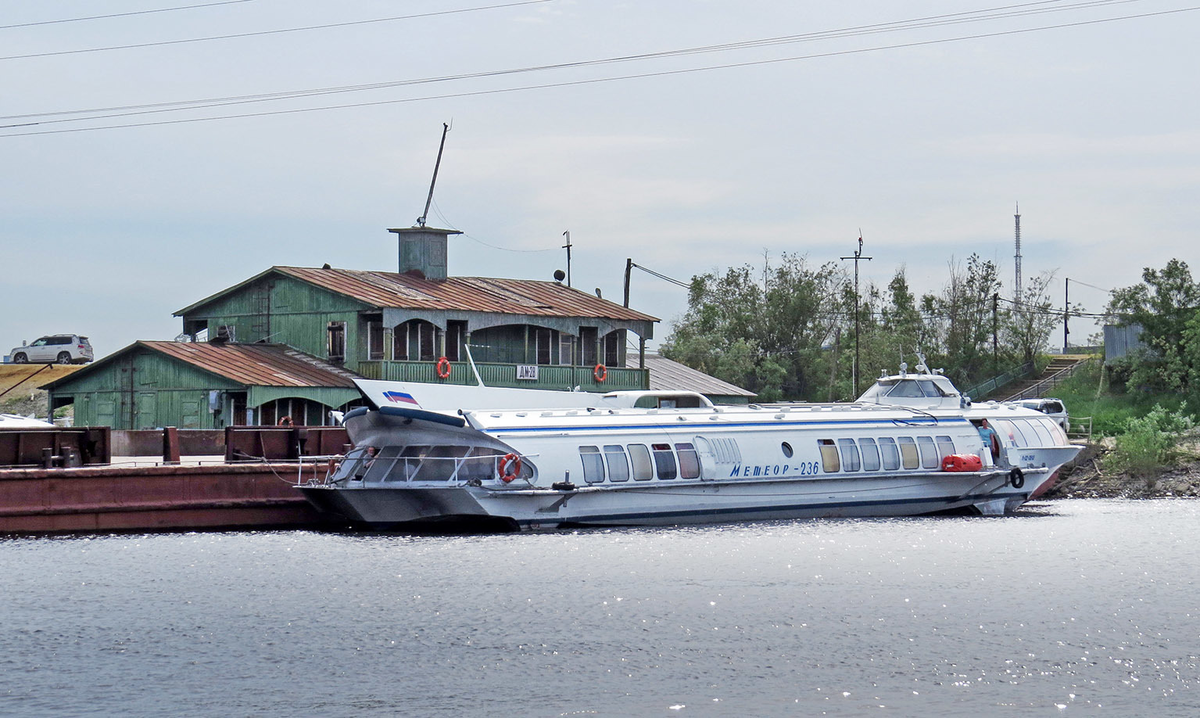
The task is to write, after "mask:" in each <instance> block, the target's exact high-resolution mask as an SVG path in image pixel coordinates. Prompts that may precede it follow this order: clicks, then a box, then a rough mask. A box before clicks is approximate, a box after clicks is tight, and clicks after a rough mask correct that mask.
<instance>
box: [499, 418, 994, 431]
mask: <svg viewBox="0 0 1200 718" xmlns="http://www.w3.org/2000/svg"><path fill="white" fill-rule="evenodd" d="M872 424H880V425H882V424H891V425H895V426H898V427H911V428H914V429H922V428H932V427H935V426H947V425H948V426H951V427H955V426H962V425H963V424H970V422H968V421H967V420H966V419H959V418H954V419H951V418H946V419H937V420H933V421H927V422H915V421H907V420H904V419H847V420H844V421H828V420H823V421H746V422H741V421H738V422H728V423H724V422H722V423H718V422H713V423H704V424H702V423H700V422H688V423H670V422H663V423H658V424H622V425H617V426H531V427H523V426H513V427H486V428H485V429H484V431H486V432H487V433H489V434H499V433H505V434H508V433H514V432H519V433H534V432H539V431H553V432H563V431H572V432H585V433H591V432H599V431H631V430H638V429H651V428H653V429H672V428H674V429H689V430H692V431H697V432H705V431H720V430H722V429H728V428H732V427H741V426H752V427H759V428H765V429H769V428H774V427H779V426H802V427H810V428H819V427H823V426H837V427H844V426H849V425H872Z"/></svg>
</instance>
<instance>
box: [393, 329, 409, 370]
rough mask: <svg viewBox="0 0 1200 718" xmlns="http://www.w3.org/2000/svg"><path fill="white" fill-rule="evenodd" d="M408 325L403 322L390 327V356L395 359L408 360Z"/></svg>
mask: <svg viewBox="0 0 1200 718" xmlns="http://www.w3.org/2000/svg"><path fill="white" fill-rule="evenodd" d="M408 326H409V323H408V322H405V323H403V324H397V325H396V326H395V327H394V328H393V329H392V358H393V359H395V360H396V361H408Z"/></svg>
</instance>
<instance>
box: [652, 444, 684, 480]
mask: <svg viewBox="0 0 1200 718" xmlns="http://www.w3.org/2000/svg"><path fill="white" fill-rule="evenodd" d="M650 446H651V447H652V448H653V449H654V465H655V467H657V468H658V478H659V479H661V480H664V481H665V480H667V479H673V478H675V476H676V474H677V473H678V471H677V470H676V468H675V454H673V453H671V445H670V444H651V445H650Z"/></svg>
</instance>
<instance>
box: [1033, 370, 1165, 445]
mask: <svg viewBox="0 0 1200 718" xmlns="http://www.w3.org/2000/svg"><path fill="white" fill-rule="evenodd" d="M1047 394H1048V395H1049V396H1053V397H1055V398H1056V399H1062V401H1063V403H1065V404H1066V405H1067V411H1068V412H1070V415H1071V420H1072V423H1075V421H1076V417H1084V416H1090V417H1092V434H1093V435H1094V436H1095V435H1099V436H1117V435H1118V434H1121V433H1123V432H1124V431H1125V429H1126V427H1127V426H1128V425H1129V422H1130V420H1131V419H1140V418H1142V417H1145V416H1146V415H1147V414H1149V413H1150V412H1151V410H1152V409H1153V408H1154V406H1155V405H1156V404H1157V405H1160V406H1162V407H1163V408H1165V409H1166V410H1168V411H1171V412H1174V411H1178V410H1179V409H1180V407H1181V406H1182V404H1183V399H1182V397H1180V396H1178V395H1176V394H1151V393H1148V392H1141V391H1125V390H1124V389H1123V388H1122V387H1117V388H1116V389H1114V388H1113V387H1111V386H1109V383H1108V378H1107V376H1106V375H1105V374H1104V373H1103V371H1102V368H1101V365H1100V362H1099V361H1096V362H1093V363H1092V364H1091V365H1090V366H1088V367H1085V368H1083V369H1080V370H1079V371H1078V372H1076V373H1075V375H1074V376H1072V377H1071V378H1069V379H1067V380H1066V381H1064V382H1063V383H1062V384H1059V385H1058V386H1057V387H1055V388H1054V389H1052V390H1050V391H1049V392H1047Z"/></svg>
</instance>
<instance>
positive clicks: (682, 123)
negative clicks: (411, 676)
mask: <svg viewBox="0 0 1200 718" xmlns="http://www.w3.org/2000/svg"><path fill="white" fill-rule="evenodd" d="M1196 1H1197V0H1101V1H1099V2H1097V1H1095V0H1074V1H1073V2H1064V1H1062V0H1057V1H1056V0H1051V1H1048V2H1024V3H1020V2H1012V0H1009V2H1008V4H1005V3H1002V2H1000V0H969V1H968V0H958V1H957V2H936V1H932V0H912V1H909V2H895V1H893V2H883V1H876V0H863V1H857V2H854V1H852V2H844V3H830V2H825V3H800V2H779V1H778V0H771V1H767V0H736V1H735V0H659V1H657V2H612V1H606V2H601V1H600V0H542V1H539V2H511V1H510V2H505V1H504V0H490V1H489V0H405V1H399V0H397V1H393V2H384V1H382V0H380V1H369V0H344V1H343V2H338V3H331V2H317V1H316V0H237V1H226V2H217V1H216V0H108V1H107V2H104V3H94V2H85V1H84V0H58V1H56V2H53V3H48V2H47V3H28V2H19V1H18V0H0V126H3V127H0V351H4V352H5V353H7V351H8V349H9V348H10V347H12V346H15V345H19V344H20V343H21V341H22V340H27V341H32V340H33V339H36V338H37V337H38V336H41V335H42V334H47V333H59V332H64V333H65V332H74V333H79V334H85V335H87V336H89V337H90V338H91V341H92V344H93V346H94V347H95V349H96V352H97V356H103V355H106V354H108V353H111V352H113V351H116V350H118V349H120V348H122V347H124V346H126V345H128V344H130V343H131V342H133V341H135V340H138V339H170V338H173V337H175V336H176V335H177V334H179V333H180V331H181V322H180V320H179V319H178V318H177V317H173V316H172V313H173V312H175V311H177V310H179V309H180V308H182V307H185V306H187V305H189V304H191V303H193V302H195V301H197V300H199V299H201V298H203V297H206V296H208V295H210V294H212V293H215V292H217V291H219V290H221V289H224V288H226V287H229V286H231V285H233V284H236V283H237V282H240V281H242V280H244V279H246V278H248V277H251V276H253V275H255V274H257V273H259V272H261V271H263V270H264V269H266V268H268V267H270V266H272V265H294V266H321V265H322V264H324V263H326V262H328V263H329V264H331V265H333V266H334V267H342V268H347V269H374V270H388V271H395V268H396V264H397V257H396V253H397V249H396V239H395V235H392V234H389V233H388V232H387V229H388V228H390V227H404V226H410V225H412V224H414V223H415V221H416V219H417V217H419V216H420V215H421V213H422V211H423V209H424V204H425V198H426V194H427V192H428V189H429V182H430V177H431V174H432V171H433V166H434V161H435V159H436V156H437V150H438V142H439V140H440V138H441V132H442V123H444V122H445V123H449V124H451V130H450V132H449V134H448V136H447V139H446V148H445V153H444V156H443V158H442V163H441V169H440V173H439V175H438V181H437V187H436V192H435V195H434V206H433V208H432V209H431V210H430V214H429V218H428V224H430V225H433V226H439V227H450V228H454V229H458V230H461V231H463V232H464V234H463V235H460V236H456V237H452V238H451V240H450V242H451V243H450V250H449V264H450V273H451V274H454V275H465V276H501V277H517V278H525V279H546V280H549V279H551V278H552V275H553V272H554V270H555V269H566V258H565V252H564V251H563V250H562V249H561V245H562V244H563V243H564V237H563V233H564V232H566V231H569V232H570V236H571V241H572V244H573V253H572V259H573V262H572V267H571V270H572V272H571V273H572V283H573V285H574V286H575V287H577V288H580V289H583V290H584V291H589V292H591V291H594V290H595V289H597V288H598V289H599V290H600V291H601V292H602V294H603V296H604V297H605V298H608V299H613V300H615V301H618V302H620V301H621V295H622V282H623V275H624V268H625V261H626V258H632V259H633V261H634V262H636V263H637V264H639V265H642V266H645V267H649V268H651V269H653V270H655V271H657V272H659V273H662V274H664V275H667V276H670V277H674V278H677V279H680V280H683V281H687V280H689V279H690V278H691V277H692V276H693V275H696V274H700V273H704V272H709V271H723V270H724V269H725V268H727V267H730V266H739V265H742V264H747V263H748V264H751V265H754V266H756V267H761V266H762V263H763V260H764V257H767V258H768V259H769V260H771V261H774V260H777V259H778V258H779V257H780V255H782V254H783V253H794V254H800V255H804V256H806V257H807V259H808V261H809V262H810V263H813V264H816V265H819V264H823V263H825V262H839V257H842V256H847V255H851V254H853V252H854V250H855V249H856V248H857V239H858V237H859V235H860V232H861V236H862V237H863V239H864V247H863V253H864V254H865V255H867V256H871V257H872V258H873V259H872V260H871V261H870V262H865V263H863V264H862V266H861V273H862V274H861V276H862V281H863V282H864V284H865V283H867V282H874V283H876V284H878V285H886V284H887V282H888V281H889V280H890V279H891V277H892V275H893V274H894V273H895V272H896V271H897V270H898V269H900V268H904V269H905V271H906V273H907V276H908V278H909V281H910V284H911V285H912V286H913V287H914V288H915V289H916V290H917V291H919V292H937V291H939V290H940V289H941V287H942V286H943V283H944V282H945V279H946V276H947V274H948V272H949V269H948V267H949V264H950V263H951V262H954V261H958V262H963V261H965V260H966V258H967V257H968V256H969V255H971V254H972V253H975V254H978V255H980V256H981V257H982V258H983V259H990V260H993V261H995V262H996V263H997V265H998V266H999V269H1000V275H1001V277H1002V279H1003V280H1004V284H1005V289H1004V292H1005V293H1007V292H1011V291H1012V285H1013V283H1014V282H1013V253H1014V246H1013V214H1014V211H1015V205H1016V203H1018V202H1019V203H1020V211H1021V215H1022V248H1023V252H1022V253H1023V270H1024V272H1023V274H1024V275H1025V277H1026V278H1028V277H1031V276H1034V275H1037V274H1040V273H1042V272H1054V273H1055V276H1056V279H1055V281H1054V283H1053V285H1052V287H1053V288H1052V297H1053V299H1054V302H1055V303H1056V304H1058V305H1061V302H1062V300H1063V291H1064V280H1065V279H1068V278H1069V279H1070V280H1071V285H1070V286H1071V294H1070V299H1071V301H1072V302H1074V303H1079V304H1082V305H1083V307H1084V308H1085V309H1086V310H1088V311H1100V310H1102V309H1103V308H1104V305H1105V303H1106V302H1107V299H1108V295H1107V294H1106V292H1105V291H1104V290H1106V289H1112V288H1116V287H1124V286H1130V285H1132V284H1135V283H1137V282H1139V281H1140V278H1141V271H1142V268H1144V267H1155V268H1161V267H1162V266H1164V265H1165V264H1166V263H1167V261H1168V260H1169V259H1171V258H1174V257H1177V258H1180V259H1182V260H1184V261H1187V262H1188V263H1189V264H1191V265H1192V266H1193V267H1200V259H1198V257H1197V254H1200V250H1198V249H1197V244H1196V238H1197V236H1198V233H1197V228H1198V227H1200V202H1198V201H1197V197H1198V194H1200V193H1198V190H1200V95H1198V93H1197V92H1196V79H1195V72H1196V68H1197V67H1200V45H1197V43H1196V42H1195V37H1196V36H1197V35H1198V34H1200V32H1198V31H1200V3H1197V4H1196V5H1192V4H1189V2H1196ZM97 15H119V16H116V17H103V18H94V16H97ZM1135 16H1136V17H1135ZM86 18H93V19H86ZM52 21H60V22H52ZM61 21H65V22H61ZM317 26H324V27H317ZM1054 26H1061V27H1054ZM305 28H312V29H305ZM211 38H220V39H211ZM700 48H708V50H707V51H699V50H698V49H700ZM688 50H694V51H690V52H680V51H688ZM647 55H650V56H649V57H647ZM599 61H607V62H599ZM562 65H569V66H567V67H563V66H562ZM546 66H556V67H546ZM539 68H540V69H539ZM518 70H519V71H518ZM370 85H384V86H383V87H374V88H363V86H370ZM328 88H341V89H342V90H343V91H341V92H337V93H334V94H321V95H315V94H312V93H311V92H308V91H313V90H318V89H328ZM267 95H275V97H273V98H269V99H265V96H267ZM280 95H282V96H280ZM297 95H300V96H297ZM229 98H242V99H241V100H238V101H237V103H236V104H229V102H230V100H229ZM218 99H223V102H216V101H215V100H218ZM202 100H209V101H212V102H197V101H202ZM179 103H193V104H192V105H181V104H179ZM195 105H208V106H195ZM114 108H125V109H114ZM181 108H182V109H181ZM841 263H842V264H845V265H846V266H847V268H849V264H848V263H846V262H841ZM1025 281H1028V279H1026V280H1025ZM631 295H632V300H631V305H632V306H633V307H634V308H636V309H638V310H641V311H644V312H647V313H649V314H652V315H654V316H657V317H659V318H661V319H662V320H663V322H662V323H661V324H660V325H659V326H658V327H657V328H656V332H655V341H654V342H652V346H654V345H656V344H657V343H658V341H660V340H662V339H663V338H665V337H666V336H668V335H669V334H670V329H671V322H672V320H674V319H676V318H678V317H679V316H680V315H681V314H682V313H683V312H684V311H685V310H686V308H687V291H686V290H685V289H683V288H680V287H678V286H676V285H674V284H672V283H670V282H666V281H663V280H661V279H657V278H655V277H653V276H651V275H649V274H646V273H642V272H635V273H634V275H633V278H632V286H631ZM1094 331H1095V327H1094V326H1092V325H1090V324H1087V323H1085V322H1083V321H1081V320H1076V321H1075V322H1073V324H1072V335H1071V341H1072V343H1075V344H1084V343H1087V335H1088V334H1090V333H1092V332H1094ZM1061 338H1062V332H1061V327H1060V328H1059V329H1057V330H1056V333H1055V335H1054V336H1053V337H1052V342H1054V343H1057V344H1060V345H1061Z"/></svg>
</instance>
